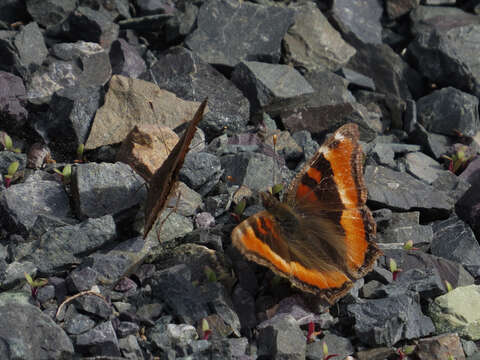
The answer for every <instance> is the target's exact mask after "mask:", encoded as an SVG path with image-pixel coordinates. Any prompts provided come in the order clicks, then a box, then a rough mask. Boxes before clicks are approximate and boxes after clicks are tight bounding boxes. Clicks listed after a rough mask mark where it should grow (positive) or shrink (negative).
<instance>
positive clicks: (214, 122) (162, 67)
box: [150, 3, 263, 138]
mask: <svg viewBox="0 0 480 360" xmlns="http://www.w3.org/2000/svg"><path fill="white" fill-rule="evenodd" d="M205 6H207V3H206V5H205ZM252 6H253V5H252ZM262 26H263V25H262ZM235 31H238V29H235ZM150 73H151V76H152V80H153V82H155V83H156V84H158V86H159V87H160V88H162V89H165V90H168V91H171V92H173V93H175V94H177V96H180V97H181V98H182V99H185V100H190V101H203V100H204V99H205V98H206V97H208V109H209V112H208V113H206V114H205V115H204V116H203V120H202V121H201V122H200V124H199V126H200V127H201V128H202V129H203V130H204V131H205V133H206V135H207V138H213V137H215V136H218V135H219V134H222V133H223V132H224V131H225V127H227V130H228V131H229V132H230V133H233V134H235V133H237V132H238V131H242V130H243V128H244V127H245V125H246V124H247V122H248V120H249V118H250V107H249V103H248V100H247V99H246V98H245V97H244V96H243V94H242V92H241V91H240V90H239V89H238V88H237V87H235V85H234V84H233V83H232V82H231V81H229V80H227V79H226V78H225V77H224V76H223V75H222V74H221V73H219V72H218V71H217V70H215V69H214V68H213V67H212V66H210V65H209V64H208V63H207V62H205V61H204V60H202V59H201V58H200V57H199V56H198V55H197V54H196V53H194V52H191V51H189V50H187V49H185V48H183V47H177V48H173V49H170V50H168V51H166V52H164V53H162V56H161V57H159V59H158V61H157V62H156V63H155V64H154V65H153V66H152V67H151V69H150Z"/></svg>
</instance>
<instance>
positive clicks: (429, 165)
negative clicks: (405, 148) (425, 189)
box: [405, 152, 446, 184]
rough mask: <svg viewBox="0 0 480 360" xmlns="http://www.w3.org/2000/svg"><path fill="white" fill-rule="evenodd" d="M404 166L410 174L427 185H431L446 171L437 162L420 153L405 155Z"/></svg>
mask: <svg viewBox="0 0 480 360" xmlns="http://www.w3.org/2000/svg"><path fill="white" fill-rule="evenodd" d="M405 165H406V168H407V171H408V172H409V173H410V174H412V175H413V176H415V177H416V178H418V179H420V180H423V181H425V182H426V183H427V184H432V183H433V182H434V181H435V180H436V179H437V178H438V176H439V175H440V174H441V173H443V172H445V171H446V170H444V169H443V167H442V166H441V165H440V164H439V163H438V162H437V161H435V160H434V159H432V158H431V157H429V156H428V155H425V154H424V153H421V152H412V153H408V154H407V155H405Z"/></svg>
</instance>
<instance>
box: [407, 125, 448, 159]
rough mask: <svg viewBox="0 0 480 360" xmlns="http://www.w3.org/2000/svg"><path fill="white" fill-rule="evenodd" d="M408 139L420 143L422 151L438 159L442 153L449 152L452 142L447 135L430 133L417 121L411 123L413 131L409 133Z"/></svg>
mask: <svg viewBox="0 0 480 360" xmlns="http://www.w3.org/2000/svg"><path fill="white" fill-rule="evenodd" d="M408 140H409V142H412V143H414V144H418V145H421V146H422V149H423V151H424V152H425V153H426V154H427V155H430V156H432V157H433V158H434V159H440V158H441V156H442V155H444V154H447V153H448V152H450V150H451V145H452V144H453V141H452V139H451V138H449V137H448V136H445V135H440V134H433V133H430V132H428V131H427V130H425V128H424V127H423V126H422V125H420V124H419V123H416V124H414V125H413V131H412V132H410V133H409V138H408Z"/></svg>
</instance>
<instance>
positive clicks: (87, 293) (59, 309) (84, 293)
mask: <svg viewBox="0 0 480 360" xmlns="http://www.w3.org/2000/svg"><path fill="white" fill-rule="evenodd" d="M83 295H95V296H98V297H99V298H100V299H102V300H103V301H105V303H106V304H108V305H110V304H109V302H108V301H107V299H105V298H104V297H103V296H102V295H100V294H99V293H97V292H95V291H93V290H86V291H82V292H79V293H78V294H75V295H73V296H70V297H69V298H66V299H65V300H64V301H63V302H62V303H61V304H60V306H59V307H58V310H57V313H56V314H55V318H58V315H59V314H60V311H61V310H62V308H63V306H65V304H67V303H69V302H70V301H72V300H75V299H76V298H78V297H80V296H83Z"/></svg>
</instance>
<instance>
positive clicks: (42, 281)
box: [23, 272, 48, 299]
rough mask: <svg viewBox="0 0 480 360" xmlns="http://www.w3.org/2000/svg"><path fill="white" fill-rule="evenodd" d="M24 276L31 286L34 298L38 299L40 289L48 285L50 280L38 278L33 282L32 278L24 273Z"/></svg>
mask: <svg viewBox="0 0 480 360" xmlns="http://www.w3.org/2000/svg"><path fill="white" fill-rule="evenodd" d="M23 274H24V276H25V279H26V280H27V283H28V285H30V291H31V293H32V297H33V298H34V299H36V298H37V294H38V289H39V288H41V287H42V286H45V285H47V283H48V280H47V279H43V278H38V279H35V280H33V279H32V277H31V276H30V275H29V274H27V273H26V272H24V273H23Z"/></svg>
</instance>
